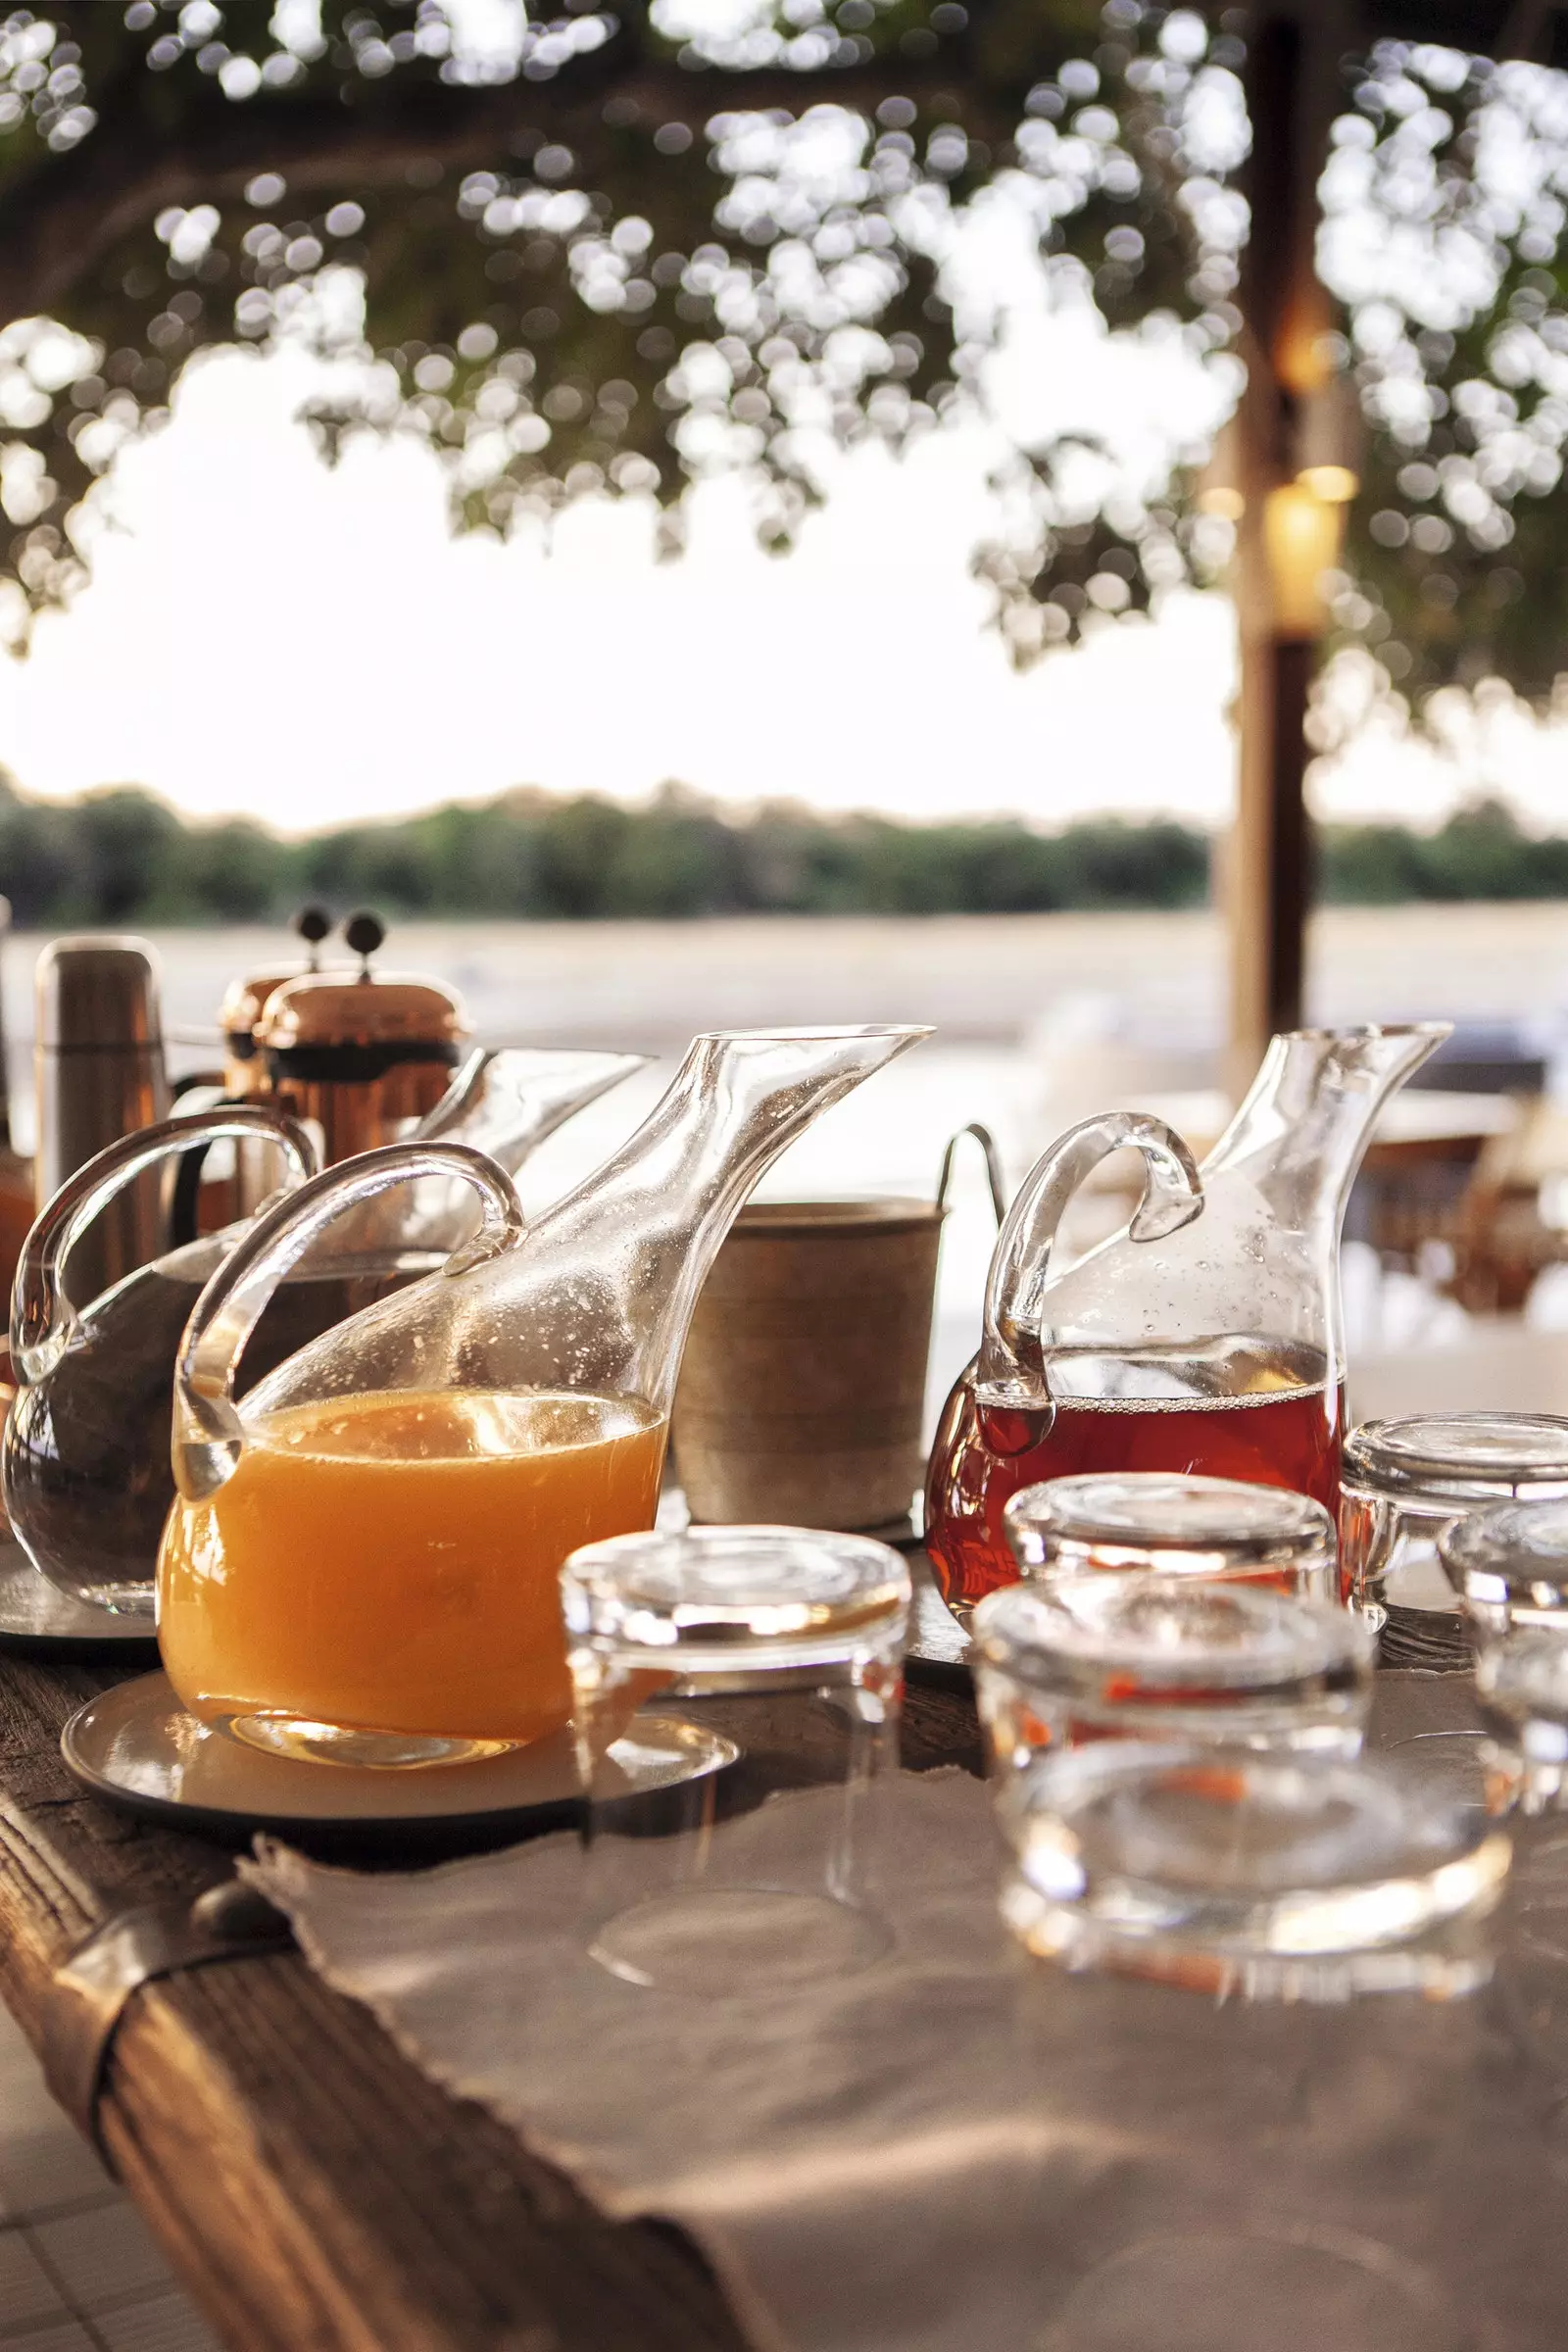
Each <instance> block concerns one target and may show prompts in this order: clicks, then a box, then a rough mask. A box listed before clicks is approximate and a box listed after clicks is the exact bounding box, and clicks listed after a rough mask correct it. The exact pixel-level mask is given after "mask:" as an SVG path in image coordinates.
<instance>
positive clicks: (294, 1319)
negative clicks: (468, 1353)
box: [0, 1049, 647, 1618]
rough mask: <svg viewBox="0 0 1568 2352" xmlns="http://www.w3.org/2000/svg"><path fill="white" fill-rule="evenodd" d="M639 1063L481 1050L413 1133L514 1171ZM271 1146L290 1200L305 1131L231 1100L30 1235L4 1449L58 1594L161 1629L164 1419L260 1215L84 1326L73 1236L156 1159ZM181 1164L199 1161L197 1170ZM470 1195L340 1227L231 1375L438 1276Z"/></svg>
mask: <svg viewBox="0 0 1568 2352" xmlns="http://www.w3.org/2000/svg"><path fill="white" fill-rule="evenodd" d="M646 1058H647V1057H646V1055H643V1054H588V1053H582V1052H580V1051H577V1050H576V1049H567V1050H563V1051H552V1050H546V1049H538V1050H528V1051H519V1052H510V1051H509V1052H504V1053H482V1052H481V1053H475V1054H470V1055H469V1057H468V1059H467V1060H466V1062H465V1064H464V1066H463V1068H462V1069H461V1070H460V1071H459V1072H458V1074H457V1076H456V1077H455V1079H454V1080H453V1083H452V1085H451V1087H450V1088H449V1089H448V1091H447V1093H446V1094H445V1095H444V1096H443V1097H442V1099H441V1101H440V1102H439V1103H437V1104H436V1106H435V1108H434V1110H432V1111H431V1112H430V1113H429V1114H428V1115H427V1117H426V1118H425V1119H424V1120H423V1122H422V1123H421V1125H420V1126H419V1128H418V1129H417V1131H416V1132H417V1136H418V1137H419V1138H420V1139H421V1140H423V1139H429V1140H434V1139H435V1138H437V1137H440V1138H444V1139H447V1140H457V1141H462V1142H465V1143H466V1144H469V1145H471V1146H473V1147H475V1148H476V1149H478V1150H481V1151H484V1152H489V1153H490V1155H491V1156H492V1157H493V1158H495V1159H497V1160H498V1161H499V1162H500V1163H501V1165H502V1166H503V1167H505V1168H508V1169H510V1170H513V1171H515V1170H516V1169H517V1168H518V1167H520V1166H521V1165H522V1163H523V1161H524V1160H525V1159H526V1157H527V1155H528V1153H529V1152H531V1151H532V1150H533V1149H534V1147H535V1146H536V1145H538V1144H540V1143H542V1142H543V1141H544V1138H545V1137H546V1136H547V1135H552V1134H554V1133H555V1131H556V1129H557V1128H558V1127H560V1126H561V1124H562V1123H563V1121H564V1120H565V1119H567V1118H569V1117H570V1116H571V1114H572V1113H573V1112H574V1111H576V1110H579V1109H581V1108H582V1107H583V1105H584V1104H585V1103H591V1102H593V1101H594V1100H595V1099H596V1098H597V1097H598V1096H600V1095H602V1094H603V1093H604V1092H605V1091H606V1089H607V1088H609V1087H612V1086H613V1085H615V1084H617V1082H618V1081H619V1080H620V1079H622V1078H624V1077H626V1076H627V1075H628V1074H629V1073H630V1072H631V1071H632V1070H635V1069H638V1068H640V1067H641V1066H642V1064H643V1062H644V1061H645V1060H646ZM259 1137H260V1138H263V1139H265V1142H266V1145H267V1149H268V1154H269V1157H270V1158H271V1159H272V1160H273V1161H274V1162H276V1160H277V1157H278V1152H279V1150H280V1149H281V1150H282V1152H283V1154H284V1158H285V1160H286V1162H287V1165H288V1169H289V1174H288V1176H287V1178H286V1179H285V1189H287V1187H289V1186H292V1185H295V1184H298V1183H299V1182H300V1181H301V1180H302V1179H303V1178H304V1177H306V1176H310V1175H314V1173H315V1172H316V1166H317V1156H316V1147H315V1144H314V1142H313V1141H312V1139H311V1138H310V1137H309V1136H308V1135H307V1134H306V1133H305V1132H304V1131H302V1130H301V1129H300V1128H299V1127H297V1126H295V1125H293V1124H292V1122H290V1121H288V1120H286V1119H283V1118H281V1117H280V1115H279V1113H278V1112H277V1111H276V1110H275V1109H271V1108H268V1107H264V1106H262V1105H259V1104H258V1105H246V1106H236V1105H230V1104H219V1105H217V1106H215V1107H214V1108H213V1109H212V1110H210V1111H203V1112H198V1113H195V1114H187V1115H184V1116H182V1117H178V1118H174V1119H170V1120H168V1121H166V1122H164V1123H163V1124H161V1125H159V1126H156V1127H149V1128H144V1129H142V1130H141V1131H140V1133H139V1134H136V1135H132V1136H126V1137H123V1138H122V1140H121V1141H120V1142H119V1143H118V1144H113V1145H111V1146H110V1148H109V1149H108V1151H106V1152H100V1153H98V1155H97V1156H96V1158H94V1159H92V1160H90V1161H89V1162H88V1163H87V1165H86V1166H85V1167H84V1168H82V1169H80V1170H79V1171H78V1172H77V1174H76V1175H75V1176H74V1177H73V1179H72V1181H71V1182H70V1183H69V1184H67V1185H66V1186H64V1187H63V1188H62V1190H61V1191H60V1193H59V1194H58V1195H57V1196H56V1198H55V1199H54V1200H53V1201H51V1202H50V1203H49V1205H48V1207H47V1208H46V1209H45V1210H44V1211H43V1214H42V1215H41V1216H40V1217H39V1219H38V1221H37V1223H36V1224H35V1225H34V1227H33V1229H32V1232H31V1234H30V1236H29V1238H28V1243H27V1249H26V1254H25V1257H24V1259H23V1261H22V1263H21V1265H20V1267H19V1270H18V1280H17V1285H16V1292H15V1300H14V1305H13V1317H12V1339H13V1345H14V1346H15V1348H16V1350H17V1353H16V1359H15V1360H16V1363H17V1368H18V1377H19V1380H20V1381H21V1383H22V1394H21V1396H20V1397H19V1399H18V1403H17V1406H16V1409H15V1410H14V1411H13V1413H12V1414H11V1417H10V1421H9V1424H8V1426H7V1429H6V1433H5V1439H4V1445H3V1449H0V1475H3V1478H4V1488H5V1497H6V1506H7V1509H8V1510H9V1512H10V1514H11V1523H12V1526H13V1529H14V1530H15V1532H16V1534H17V1536H18V1538H19V1539H20V1541H21V1543H22V1544H23V1546H24V1548H25V1550H26V1552H27V1554H28V1557H29V1558H30V1559H31V1560H32V1561H33V1563H34V1565H35V1566H36V1567H38V1568H40V1569H42V1571H43V1573H44V1575H45V1576H47V1577H48V1578H49V1580H50V1582H51V1583H53V1584H56V1585H58V1586H59V1587H60V1588H61V1590H62V1591H63V1592H68V1593H73V1594H74V1595H75V1596H76V1597H77V1598H78V1599H83V1600H89V1601H94V1602H96V1603H97V1604H98V1605H99V1606H100V1607H103V1608H108V1609H112V1610H114V1611H115V1612H116V1614H117V1615H134V1616H146V1617H149V1618H150V1617H151V1615H152V1613H153V1578H154V1572H155V1570H156V1568H157V1564H158V1543H159V1538H160V1537H161V1536H162V1534H163V1529H164V1521H165V1520H166V1518H167V1517H168V1516H169V1506H170V1504H171V1503H172V1501H173V1498H174V1481H173V1473H172V1469H171V1467H170V1450H169V1448H170V1413H171V1400H172V1388H173V1375H174V1358H175V1356H176V1354H177V1352H178V1349H179V1335H180V1333H181V1332H182V1331H183V1330H184V1328H185V1323H186V1320H187V1318H188V1317H189V1314H190V1311H191V1308H192V1307H193V1306H194V1305H195V1303H196V1300H197V1299H198V1298H199V1297H200V1296H201V1292H202V1290H203V1287H204V1286H205V1284H206V1283H208V1282H209V1281H210V1280H211V1278H212V1276H213V1275H214V1274H215V1273H216V1271H217V1270H218V1268H219V1267H220V1266H221V1264H222V1263H223V1262H224V1260H225V1258H226V1257H227V1256H228V1255H229V1253H230V1251H231V1250H233V1249H234V1247H235V1244H236V1243H237V1242H238V1240H239V1238H240V1236H241V1235H242V1234H244V1233H246V1232H247V1231H248V1230H249V1220H248V1219H246V1220H242V1221H241V1222H240V1223H238V1224H236V1225H231V1226H228V1227H226V1228H225V1229H224V1230H223V1231H222V1232H221V1233H217V1234H211V1235H207V1236H205V1237H204V1238H203V1239H201V1240H200V1241H196V1242H190V1243H187V1244H186V1245H185V1247H184V1248H183V1249H179V1250H169V1251H167V1252H166V1253H165V1254H164V1255H163V1256H162V1257H158V1258H155V1259H153V1260H152V1261H151V1263H150V1264H148V1265H145V1266H140V1267H138V1268H137V1269H136V1270H135V1272H133V1273H131V1274H128V1275H126V1276H125V1278H124V1279H123V1281H122V1282H119V1283H117V1284H116V1285H115V1286H114V1287H113V1288H112V1289H111V1290H108V1291H106V1292H105V1293H104V1294H103V1296H102V1297H101V1298H99V1299H95V1300H94V1301H93V1303H92V1304H91V1305H90V1306H89V1307H87V1308H86V1309H85V1311H84V1312H83V1313H81V1314H80V1315H77V1314H75V1313H74V1312H73V1310H72V1309H71V1307H70V1305H69V1302H68V1301H67V1299H66V1298H65V1295H64V1292H63V1290H62V1288H61V1281H62V1276H63V1273H64V1269H65V1266H66V1263H67V1260H68V1258H69V1256H70V1254H71V1251H72V1250H73V1248H74V1246H75V1243H76V1240H77V1238H78V1236H79V1235H80V1234H81V1233H82V1232H84V1231H85V1230H86V1228H87V1226H88V1225H90V1224H91V1222H92V1220H93V1219H94V1217H96V1216H97V1215H98V1214H99V1212H100V1211H101V1210H102V1209H103V1207H104V1206H105V1204H106V1203H107V1202H108V1201H111V1200H113V1199H114V1197H115V1195H116V1194H117V1193H118V1192H120V1191H121V1190H122V1189H123V1187H124V1186H125V1185H127V1184H130V1183H131V1182H133V1181H134V1179H135V1178H136V1177H137V1176H138V1175H140V1174H142V1173H143V1172H144V1171H145V1170H146V1169H148V1168H149V1167H155V1166H157V1165H158V1164H159V1163H160V1162H164V1161H172V1160H174V1159H176V1158H184V1156H185V1155H186V1154H188V1153H191V1152H193V1151H195V1150H196V1149H197V1148H199V1147H202V1146H206V1145H210V1144H214V1143H217V1142H220V1141H221V1140H229V1141H232V1142H234V1143H235V1144H236V1145H238V1146H239V1147H240V1148H241V1149H242V1150H249V1151H250V1152H253V1153H254V1152H255V1151H256V1150H257V1141H258V1138H259ZM186 1164H187V1165H188V1164H190V1162H189V1161H188V1160H187V1162H186ZM474 1223H475V1214H474V1211H473V1208H472V1202H471V1195H470V1193H469V1191H468V1189H467V1188H466V1186H463V1185H456V1186H455V1185H453V1184H452V1183H451V1182H450V1180H448V1179H446V1178H441V1177H438V1178H436V1179H434V1180H433V1181H432V1182H428V1183H421V1184H415V1185H405V1186H404V1187H402V1188H401V1190H399V1191H398V1192H396V1193H392V1194H388V1195H385V1196H382V1197H380V1198H378V1199H376V1200H375V1201H371V1202H369V1203H368V1205H367V1207H366V1208H365V1209H364V1210H363V1211H362V1212H360V1213H359V1214H358V1215H357V1216H356V1217H353V1218H351V1219H349V1220H347V1221H346V1222H345V1223H343V1224H341V1225H338V1226H336V1227H334V1228H333V1231H332V1232H331V1234H330V1235H329V1236H328V1237H327V1245H328V1246H326V1247H323V1248H322V1249H321V1250H315V1251H313V1252H312V1254H311V1257H310V1259H309V1260H308V1262H307V1263H305V1264H304V1265H301V1266H299V1267H298V1268H296V1269H295V1270H294V1272H293V1274H292V1276H291V1278H290V1279H289V1280H288V1281H287V1282H286V1283H284V1284H282V1285H281V1286H280V1287H279V1289H278V1291H277V1293H276V1295H275V1297H274V1298H273V1299H272V1300H271V1302H270V1306H269V1308H268V1311H267V1314H266V1315H265V1316H264V1317H263V1318H262V1321H261V1324H260V1327H259V1329H258V1330H257V1332H256V1334H255V1337H254V1339H253V1340H252V1342H251V1345H250V1347H249V1348H247V1350H246V1355H245V1362H244V1365H243V1368H242V1371H241V1374H240V1376H239V1385H240V1387H241V1389H242V1390H243V1389H245V1388H248V1387H252V1386H254V1385H255V1383H256V1382H257V1381H259V1380H260V1379H262V1377H263V1376H264V1374H266V1373H268V1372H270V1370H271V1369H272V1368H273V1366H274V1365H276V1364H279V1363H281V1362H282V1361H283V1359H284V1358H285V1357H286V1356H289V1355H292V1354H293V1353H294V1351H295V1349H296V1348H302V1347H303V1346H304V1345H305V1343H306V1342H307V1341H308V1340H312V1339H315V1338H316V1337H317V1335H318V1334H319V1332H322V1331H325V1330H328V1329H329V1328H330V1327H331V1325H332V1324H334V1323H339V1322H341V1321H342V1320H343V1318H344V1316H345V1315H348V1314H351V1313H353V1312H354V1310H355V1309H356V1308H357V1307H359V1306H363V1305H365V1304H367V1303H368V1301H369V1300H371V1299H377V1298H381V1297H383V1296H385V1295H386V1294H387V1293H388V1292H390V1291H396V1290H401V1289H403V1288H405V1287H406V1286H407V1285H408V1284H409V1283H410V1282H413V1281H415V1280H416V1279H417V1277H418V1276H419V1275H420V1274H426V1273H428V1272H430V1270H431V1269H432V1267H434V1266H436V1265H438V1264H439V1263H440V1262H441V1259H442V1258H443V1257H444V1256H445V1255H446V1254H447V1252H448V1251H449V1250H454V1249H456V1248H458V1247H459V1246H460V1245H461V1244H462V1243H463V1242H464V1241H466V1239H467V1238H468V1237H469V1235H470V1234H471V1232H472V1231H473V1228H474Z"/></svg>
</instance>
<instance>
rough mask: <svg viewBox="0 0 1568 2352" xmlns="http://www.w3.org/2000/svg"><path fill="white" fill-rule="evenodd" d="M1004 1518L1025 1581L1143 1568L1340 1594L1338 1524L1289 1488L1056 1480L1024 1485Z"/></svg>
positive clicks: (1131, 1477) (1145, 1476)
mask: <svg viewBox="0 0 1568 2352" xmlns="http://www.w3.org/2000/svg"><path fill="white" fill-rule="evenodd" d="M1004 1516H1005V1525H1006V1530H1007V1542H1008V1544H1010V1545H1011V1547H1012V1555H1013V1558H1014V1559H1015V1560H1016V1561H1017V1563H1018V1566H1019V1567H1020V1569H1021V1570H1022V1571H1023V1573H1024V1575H1025V1576H1026V1577H1033V1578H1046V1579H1051V1578H1054V1577H1057V1576H1061V1575H1076V1574H1078V1573H1079V1572H1080V1571H1083V1570H1086V1569H1094V1570H1102V1569H1112V1570H1114V1571H1116V1572H1117V1573H1119V1574H1125V1573H1126V1572H1127V1571H1128V1570H1129V1569H1132V1570H1139V1569H1142V1570H1158V1571H1159V1572H1160V1573H1162V1574H1164V1575H1167V1576H1182V1577H1193V1578H1201V1579H1202V1580H1203V1581H1204V1582H1205V1583H1214V1582H1216V1581H1222V1582H1224V1583H1226V1584H1231V1583H1237V1584H1249V1585H1262V1586H1272V1587H1273V1588H1274V1589H1275V1590H1276V1591H1277V1592H1280V1593H1292V1594H1294V1595H1295V1596H1296V1597H1297V1598H1298V1599H1301V1600H1330V1599H1332V1598H1333V1597H1334V1594H1335V1590H1336V1586H1335V1540H1334V1522H1333V1520H1332V1519H1331V1518H1330V1517H1329V1515H1328V1512H1327V1511H1326V1510H1325V1509H1324V1508H1323V1505H1322V1504H1321V1503H1320V1502H1314V1501H1313V1500H1312V1498H1311V1496H1310V1495H1297V1494H1294V1493H1292V1492H1291V1490H1290V1489H1288V1488H1286V1487H1256V1486H1250V1485H1248V1484H1246V1483H1245V1482H1244V1481H1242V1480H1240V1479H1234V1478H1188V1477H1177V1476H1173V1475H1167V1474H1165V1473H1163V1472H1156V1471H1124V1472H1117V1473H1110V1474H1105V1475H1103V1476H1091V1477H1083V1478H1054V1479H1050V1480H1048V1481H1047V1483H1046V1484H1045V1485H1043V1486H1038V1487H1024V1488H1022V1489H1020V1491H1019V1492H1018V1493H1017V1494H1016V1495H1014V1496H1013V1497H1012V1499H1011V1501H1010V1502H1009V1503H1008V1504H1007V1507H1006V1511H1005V1515H1004Z"/></svg>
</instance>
